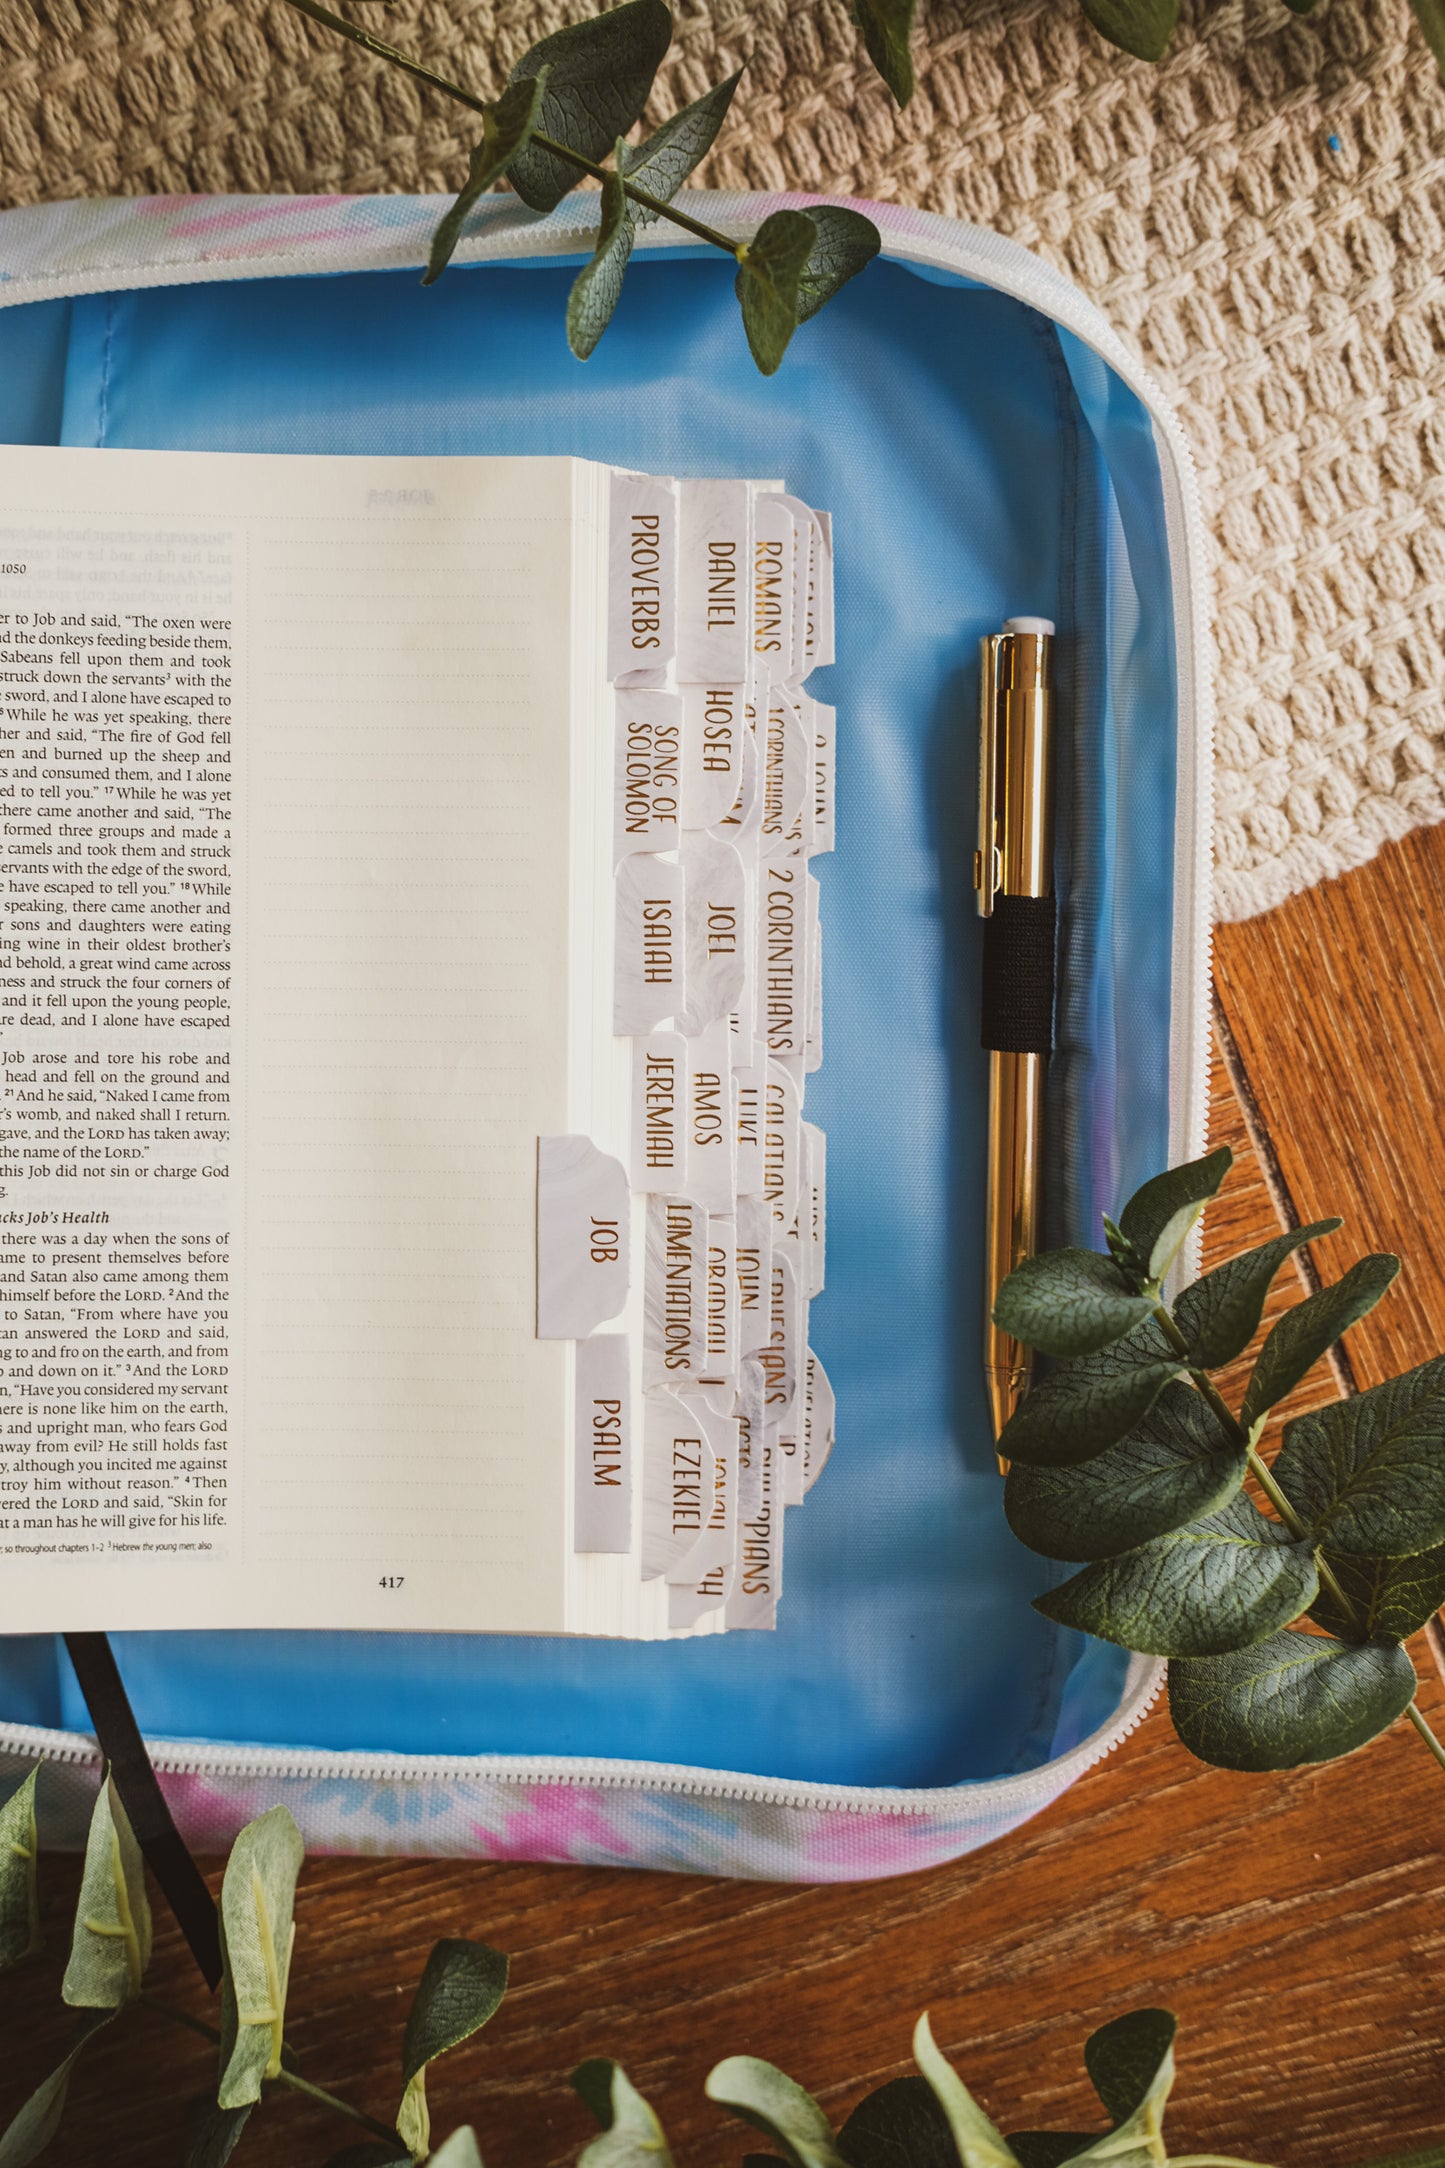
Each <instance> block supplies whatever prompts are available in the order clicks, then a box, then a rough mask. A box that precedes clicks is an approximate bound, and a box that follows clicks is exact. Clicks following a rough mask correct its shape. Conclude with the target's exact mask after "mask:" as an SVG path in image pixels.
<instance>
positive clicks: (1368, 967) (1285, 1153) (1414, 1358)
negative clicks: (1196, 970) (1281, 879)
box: [1215, 828, 1445, 1385]
mask: <svg viewBox="0 0 1445 2168" xmlns="http://www.w3.org/2000/svg"><path fill="white" fill-rule="evenodd" d="M1215 983H1216V988H1217V991H1218V995H1219V1000H1220V1004H1221V1006H1222V1008H1223V1010H1224V1013H1225V1016H1226V1017H1227V1019H1228V1024H1229V1028H1230V1031H1231V1032H1232V1034H1233V1037H1234V1040H1235V1043H1236V1045H1237V1046H1238V1048H1239V1051H1240V1055H1241V1057H1242V1059H1243V1062H1244V1065H1245V1068H1246V1069H1247V1071H1248V1074H1249V1078H1250V1081H1251V1084H1252V1086H1253V1089H1254V1093H1255V1096H1256V1099H1257V1101H1258V1104H1259V1107H1260V1109H1261V1112H1262V1114H1263V1117H1264V1119H1265V1121H1266V1122H1267V1124H1268V1128H1269V1132H1270V1135H1271V1137H1272V1138H1273V1140H1274V1145H1275V1150H1276V1153H1277V1155H1278V1159H1279V1163H1280V1167H1281V1170H1282V1172H1283V1175H1284V1178H1285V1180H1286V1182H1287V1184H1288V1187H1289V1193H1290V1196H1291V1198H1292V1199H1293V1203H1294V1207H1295V1209H1296V1211H1297V1212H1298V1213H1299V1214H1300V1216H1301V1217H1302V1218H1303V1219H1317V1218H1322V1217H1324V1216H1325V1215H1326V1214H1327V1213H1331V1212H1337V1213H1340V1214H1341V1215H1342V1216H1343V1217H1344V1219H1345V1227H1344V1229H1343V1230H1342V1232H1341V1233H1340V1234H1338V1235H1333V1236H1331V1237H1329V1239H1328V1240H1327V1241H1325V1242H1322V1243H1321V1244H1320V1246H1319V1251H1318V1256H1319V1259H1320V1263H1321V1266H1322V1267H1323V1268H1324V1269H1325V1271H1326V1275H1327V1277H1329V1278H1331V1279H1334V1278H1336V1277H1337V1276H1338V1275H1339V1273H1340V1272H1341V1271H1343V1270H1344V1268H1345V1267H1346V1266H1347V1265H1348V1264H1349V1263H1351V1262H1352V1260H1353V1259H1354V1258H1355V1257H1357V1256H1360V1255H1362V1254H1363V1253H1364V1252H1365V1251H1367V1250H1371V1249H1381V1250H1393V1251H1394V1252H1396V1254H1397V1255H1399V1256H1401V1257H1402V1258H1403V1259H1404V1271H1403V1272H1402V1274H1401V1277H1400V1280H1399V1282H1398V1283H1397V1285H1396V1286H1395V1287H1394V1288H1393V1289H1392V1290H1391V1292H1390V1294H1389V1295H1388V1296H1387V1297H1386V1299H1385V1301H1384V1302H1383V1303H1381V1305H1380V1307H1379V1308H1378V1310H1376V1311H1375V1312H1374V1314H1373V1315H1372V1316H1371V1317H1369V1318H1367V1319H1365V1320H1364V1321H1363V1322H1362V1323H1361V1324H1360V1325H1359V1326H1358V1327H1356V1329H1355V1331H1354V1332H1353V1333H1352V1334H1351V1335H1350V1347H1351V1350H1352V1354H1353V1358H1354V1360H1355V1363H1356V1367H1357V1372H1358V1377H1359V1382H1360V1384H1361V1385H1370V1384H1374V1383H1376V1382H1377V1381H1378V1380H1379V1379H1381V1378H1384V1377H1390V1376H1393V1375H1395V1374H1396V1373H1397V1372H1398V1371H1400V1370H1403V1369H1405V1368H1407V1367H1408V1366H1409V1365H1410V1364H1412V1363H1418V1362H1421V1361H1423V1360H1424V1359H1425V1358H1426V1357H1427V1356H1430V1355H1434V1354H1437V1353H1438V1352H1439V1351H1440V1349H1441V1347H1442V1346H1445V1243H1442V1241H1441V1230H1442V1227H1445V1146H1442V1130H1441V1109H1442V1079H1445V828H1434V829H1421V830H1418V831H1417V832H1416V833H1415V834H1414V835H1412V836H1410V837H1408V838H1407V839H1406V840H1405V841H1404V842H1402V843H1394V844H1390V845H1388V846H1387V847H1386V848H1385V850H1383V851H1382V852H1381V853H1380V856H1379V857H1378V858H1376V859H1374V860H1372V861H1371V863H1370V864H1369V865H1368V866H1365V867H1362V868H1361V869H1360V871H1359V873H1357V874H1352V875H1350V876H1349V877H1348V878H1346V879H1344V880H1340V881H1327V882H1325V883H1324V884H1323V885H1322V886H1320V887H1319V888H1314V889H1310V890H1309V891H1307V893H1306V894H1304V895H1302V896H1296V897H1294V898H1293V899H1292V900H1291V901H1290V902H1289V903H1287V904H1285V905H1283V906H1282V907H1281V909H1279V910H1278V911H1273V912H1270V913H1269V914H1268V915H1267V916H1266V917H1264V918H1261V919H1255V920H1251V921H1249V922H1248V923H1247V924H1244V925H1237V926H1222V927H1220V929H1219V931H1218V934H1217V936H1216V944H1215Z"/></svg>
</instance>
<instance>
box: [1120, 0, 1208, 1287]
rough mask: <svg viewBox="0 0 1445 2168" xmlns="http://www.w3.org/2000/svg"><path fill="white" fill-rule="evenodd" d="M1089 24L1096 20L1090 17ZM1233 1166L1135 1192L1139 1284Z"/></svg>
mask: <svg viewBox="0 0 1445 2168" xmlns="http://www.w3.org/2000/svg"><path fill="white" fill-rule="evenodd" d="M1090 20H1091V21H1094V20H1096V18H1095V17H1094V16H1093V15H1092V14H1091V15H1090ZM1171 21H1172V18H1171ZM1117 42H1118V41H1117V40H1116V43H1117ZM1130 50H1132V48H1130ZM1160 50H1161V51H1162V50H1163V48H1162V46H1161V48H1160ZM1233 1164H1234V1154H1233V1152H1231V1151H1230V1149H1229V1146H1228V1145H1227V1144H1221V1145H1220V1147H1219V1149H1218V1151H1217V1152H1209V1153H1207V1154H1206V1155H1205V1157H1204V1158H1203V1159H1191V1160H1190V1161H1189V1162H1188V1163H1187V1164H1186V1165H1185V1166H1182V1167H1169V1168H1166V1169H1165V1171H1164V1173H1163V1174H1156V1175H1155V1176H1154V1177H1153V1179H1152V1181H1148V1182H1146V1183H1145V1184H1144V1185H1143V1187H1142V1189H1136V1190H1135V1192H1134V1194H1133V1196H1132V1197H1131V1198H1130V1199H1129V1202H1128V1203H1127V1204H1126V1205H1125V1207H1124V1209H1123V1211H1122V1212H1121V1213H1120V1214H1119V1232H1120V1234H1121V1235H1122V1236H1123V1238H1124V1240H1125V1241H1126V1242H1127V1243H1128V1245H1129V1247H1130V1250H1131V1251H1132V1253H1133V1255H1134V1259H1135V1261H1136V1265H1137V1269H1138V1272H1139V1275H1140V1277H1141V1279H1144V1280H1148V1281H1152V1282H1154V1283H1156V1284H1157V1283H1158V1282H1159V1281H1160V1280H1162V1279H1163V1278H1164V1275H1165V1273H1166V1272H1167V1271H1168V1270H1169V1267H1170V1266H1171V1265H1172V1264H1173V1262H1174V1260H1175V1258H1176V1257H1177V1256H1178V1254H1179V1252H1180V1250H1181V1249H1182V1248H1183V1247H1184V1244H1185V1242H1186V1240H1187V1239H1188V1236H1189V1231H1190V1229H1191V1228H1192V1227H1193V1225H1194V1223H1195V1221H1196V1220H1197V1219H1198V1218H1199V1215H1200V1213H1201V1212H1202V1211H1203V1210H1204V1207H1205V1206H1206V1205H1207V1204H1208V1202H1209V1200H1210V1198H1211V1197H1212V1196H1213V1195H1214V1193H1215V1191H1216V1190H1217V1189H1218V1188H1219V1185H1220V1183H1221V1182H1222V1181H1223V1180H1224V1177H1225V1176H1226V1175H1227V1174H1228V1172H1229V1170H1230V1168H1231V1167H1232V1166H1233Z"/></svg>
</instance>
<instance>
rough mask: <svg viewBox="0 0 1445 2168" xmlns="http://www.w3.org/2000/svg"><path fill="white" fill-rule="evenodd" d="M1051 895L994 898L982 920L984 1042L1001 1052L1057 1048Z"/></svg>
mask: <svg viewBox="0 0 1445 2168" xmlns="http://www.w3.org/2000/svg"><path fill="white" fill-rule="evenodd" d="M1056 915H1057V913H1056V907H1055V904H1054V899H1053V897H1052V896H997V895H996V896H995V897H994V899H993V910H992V912H991V914H990V915H989V917H987V918H986V919H985V920H984V922H983V1017H982V1029H981V1031H980V1033H979V1038H980V1041H981V1043H982V1044H983V1045H984V1046H986V1047H988V1048H990V1049H991V1050H992V1051H994V1052H996V1053H1000V1054H1051V1053H1052V1052H1053V1048H1054V927H1055V919H1056Z"/></svg>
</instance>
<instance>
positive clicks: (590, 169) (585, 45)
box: [288, 0, 880, 376]
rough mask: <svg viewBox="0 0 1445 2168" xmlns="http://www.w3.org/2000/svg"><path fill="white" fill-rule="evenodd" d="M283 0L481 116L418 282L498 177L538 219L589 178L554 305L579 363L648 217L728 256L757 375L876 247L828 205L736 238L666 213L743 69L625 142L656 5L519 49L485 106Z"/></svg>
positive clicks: (363, 36) (659, 42)
mask: <svg viewBox="0 0 1445 2168" xmlns="http://www.w3.org/2000/svg"><path fill="white" fill-rule="evenodd" d="M288 4H289V5H290V6H291V7H294V8H295V9H296V10H297V11H298V13H300V14H302V15H307V16H309V17H310V18H311V20H312V21H313V22H316V23H320V24H321V25H322V26H323V28H325V29H328V30H334V31H336V32H337V33H338V34H339V35H340V36H342V37H345V38H350V39H351V40H352V42H353V43H354V44H357V45H360V46H364V47H365V49H366V50H367V51H368V52H369V53H373V54H375V56H376V57H377V58H378V59H379V60H385V61H387V62H388V63H389V64H390V65H391V66H392V67H396V68H401V69H403V70H405V72H406V73H407V74H408V75H412V76H415V77H416V79H417V81H418V82H422V83H426V84H428V85H429V86H430V88H431V89H433V90H437V91H440V92H441V93H442V94H443V96H445V97H448V98H451V99H454V100H455V101H456V102H457V103H458V104H459V105H464V106H466V107H467V108H468V109H469V111H471V112H473V113H478V114H480V115H481V120H482V135H481V140H480V142H479V143H478V144H477V145H476V147H475V148H474V150H473V152H472V155H471V161H470V166H469V170H468V174H467V179H466V184H465V186H464V187H463V188H462V190H461V192H460V194H459V195H458V196H457V198H456V201H455V202H454V203H453V204H452V206H451V208H450V210H449V211H448V212H447V213H446V216H445V217H444V218H443V219H442V221H441V223H440V224H439V225H438V227H437V229H436V232H435V234H434V236H433V239H432V246H431V252H430V256H429V259H428V262H427V268H426V273H425V277H424V279H423V284H424V285H431V284H433V283H434V281H435V280H436V279H438V278H439V277H440V276H441V274H442V272H443V271H444V270H445V269H446V267H447V265H448V263H449V262H450V261H451V259H452V256H453V254H454V253H455V250H456V246H457V243H458V241H459V240H460V239H461V237H462V233H463V230H464V228H465V225H466V221H467V219H468V217H469V216H470V215H471V213H472V212H473V211H474V210H475V208H476V206H477V204H478V202H479V201H480V199H481V198H482V196H483V195H485V194H486V193H487V192H488V191H489V190H490V189H492V188H494V187H495V186H496V184H497V182H498V181H500V180H502V179H504V178H505V179H506V180H507V181H508V182H509V183H510V184H511V186H512V188H513V189H514V190H515V192H516V194H517V195H518V196H519V197H520V198H521V200H522V202H523V203H525V204H526V205H527V207H528V208H529V209H530V210H533V211H538V212H547V211H552V210H555V209H556V207H557V205H558V204H559V203H560V202H561V201H562V200H563V198H564V197H565V196H566V195H567V194H568V193H569V191H570V190H571V189H572V188H574V187H575V186H576V185H577V182H578V180H579V179H581V178H584V177H585V178H587V179H590V180H595V181H598V182H600V183H601V187H602V203H601V216H600V221H599V226H598V236H597V243H596V248H595V250H594V253H593V257H592V261H591V262H590V263H589V264H586V265H584V267H583V269H582V270H581V271H580V272H579V273H578V276H577V279H576V281H575V283H574V285H573V289H572V295H571V299H570V301H569V304H568V309H567V337H568V340H569V343H570V344H571V347H572V351H573V352H574V353H575V354H576V355H577V357H578V359H579V360H581V361H585V360H586V359H587V357H588V356H589V355H590V354H591V353H592V351H593V349H594V348H595V347H596V344H597V341H598V340H599V339H600V338H601V336H602V334H603V332H604V331H605V330H606V328H607V325H608V324H609V322H610V321H611V319H612V314H613V311H614V310H615V308H616V307H617V303H618V300H619V299H620V297H621V293H622V282H623V276H624V274H625V272H626V269H627V263H628V259H629V257H630V256H631V254H632V247H633V242H634V240H635V238H636V232H637V229H638V227H639V226H643V225H647V224H649V223H651V222H652V221H654V220H656V219H667V220H668V221H670V223H671V224H673V225H674V226H678V227H681V229H682V230H683V231H684V232H685V233H690V234H692V235H694V236H695V237H696V239H698V240H700V241H706V242H707V243H708V244H709V246H711V247H713V248H717V249H720V250H722V251H723V253H724V254H725V255H727V256H730V257H731V258H732V259H733V261H734V263H735V264H736V265H737V280H736V288H737V296H738V301H739V304H740V306H741V309H742V316H743V327H744V330H745V331H746V333H747V339H748V344H749V347H750V348H751V350H752V355H753V359H754V361H755V362H756V363H757V365H758V367H759V369H760V370H761V371H762V373H763V374H764V375H765V376H771V375H772V373H773V371H774V370H775V369H776V368H777V366H778V364H779V362H781V360H782V358H783V355H784V353H785V352H786V351H787V348H788V344H789V341H790V340H791V338H792V336H793V333H794V332H795V331H796V330H797V328H798V326H799V324H801V323H805V322H806V321H807V319H808V318H809V317H810V316H814V315H816V314H817V312H818V310H819V309H820V308H821V307H822V306H823V304H824V302H826V301H829V300H831V299H832V297H833V295H834V294H835V293H837V291H838V290H839V288H840V287H841V286H844V285H846V283H847V281H848V280H849V279H850V278H853V277H854V276H855V275H856V274H857V273H858V272H859V271H861V270H862V269H863V268H864V266H865V265H866V264H868V263H870V262H871V261H872V259H873V258H874V256H876V255H877V253H878V249H879V246H880V241H879V234H878V229H877V227H876V226H875V225H874V224H873V223H872V221H871V219H867V218H865V217H864V216H863V215H862V213H861V212H859V211H852V210H848V209H846V208H845V207H844V206H842V205H838V204H831V205H820V206H818V208H817V209H815V210H811V211H802V210H796V211H795V210H787V211H776V212H774V213H773V215H772V216H771V217H770V218H768V219H765V220H764V222H763V224H762V225H761V226H760V227H759V228H758V230H757V232H756V233H754V234H752V235H750V236H748V237H747V238H746V239H743V240H739V239H737V238H736V237H735V236H733V235H731V234H727V233H723V232H722V231H721V230H720V229H719V228H718V227H716V226H710V225H708V224H707V223H706V221H705V220H703V219H700V218H696V217H694V216H693V214H692V213H691V212H690V211H684V210H681V209H680V208H679V207H678V205H677V204H676V203H675V202H674V200H673V199H674V197H675V196H676V195H677V192H678V190H679V189H680V188H681V187H682V185H683V183H684V181H686V180H687V179H688V177H689V175H690V174H691V173H692V172H693V171H694V169H695V168H696V167H697V166H698V165H699V163H700V162H701V160H702V159H703V158H704V157H705V156H706V155H707V153H708V151H709V150H710V149H711V148H712V145H713V142H714V140H715V139H716V137H717V133H718V130H719V129H720V128H721V126H722V123H723V120H724V119H725V117H726V115H727V110H728V107H729V105H730V104H731V103H732V97H733V93H734V91H735V90H736V89H737V85H738V81H739V77H740V75H741V73H742V71H741V69H739V70H738V73H737V74H735V75H731V76H729V77H728V78H727V80H726V81H725V82H722V83H719V84H717V85H716V86H715V87H714V88H713V89H712V90H709V91H705V92H704V94H703V95H702V97H700V98H697V99H695V100H694V101H693V103H692V104H691V105H689V106H687V107H685V108H684V109H683V111H682V112H680V113H675V114H674V115H673V116H672V118H671V119H670V120H666V121H664V122H663V123H662V125H661V127H659V128H658V129H656V130H655V131H654V133H653V134H652V135H650V136H649V137H648V138H647V139H646V141H645V142H643V143H641V144H637V145H633V144H630V143H629V142H628V141H627V134H628V130H629V129H631V128H632V127H633V126H634V124H635V123H636V122H637V121H638V120H639V119H640V117H641V115H642V110H643V107H644V106H645V105H646V103H647V99H648V95H649V93H650V91H651V89H652V85H653V81H654V78H655V77H656V74H657V71H658V68H659V67H660V66H661V64H662V61H663V59H664V57H665V56H666V53H667V49H668V47H669V45H670V44H671V42H672V15H671V13H670V11H669V10H668V8H667V7H666V5H665V4H664V0H626V4H625V5H624V6H622V7H617V8H612V9H610V10H608V11H606V12H605V13H603V14H601V15H593V16H588V17H586V18H584V20H583V21H581V22H578V23H569V24H567V25H566V27H565V28H563V29H561V30H556V31H553V32H552V34H551V36H550V37H546V38H543V39H542V40H541V41H540V43H538V44H536V45H534V46H532V47H531V49H530V50H529V51H528V52H525V53H524V54H523V55H522V57H521V59H520V60H519V61H518V62H517V64H516V66H515V67H514V68H513V69H512V72H511V74H510V75H509V76H508V78H507V83H506V86H505V88H504V89H503V90H502V92H501V94H500V95H499V96H498V97H497V98H496V99H493V100H488V99H485V98H481V97H478V96H477V95H476V94H475V93H474V92H472V91H469V90H467V89H465V88H464V87H463V86H462V85H461V84H460V83H454V82H452V81H450V79H449V78H448V77H446V76H444V75H439V74H438V73H437V72H436V70H435V69H434V68H429V67H427V66H426V64H425V63H424V62H423V61H420V60H417V59H414V58H413V56H412V55H411V54H409V53H403V52H400V51H399V50H398V49H397V48H396V47H395V46H394V45H388V44H387V43H386V41H385V40H384V39H382V38H378V37H374V36H373V35H372V33H371V32H370V31H369V30H363V29H362V28H361V27H360V25H359V24H357V23H352V22H348V21H347V20H346V18H345V16H342V15H337V14H335V13H334V12H333V11H332V10H331V9H330V8H328V7H324V6H323V5H322V4H321V0H288ZM609 158H610V159H611V161H612V162H611V164H610V165H609V164H608V163H607V161H608V159H609Z"/></svg>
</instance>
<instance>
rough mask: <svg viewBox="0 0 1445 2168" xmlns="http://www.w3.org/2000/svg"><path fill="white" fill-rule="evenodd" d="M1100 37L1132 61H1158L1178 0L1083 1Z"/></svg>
mask: <svg viewBox="0 0 1445 2168" xmlns="http://www.w3.org/2000/svg"><path fill="white" fill-rule="evenodd" d="M1083 9H1084V13H1085V14H1086V15H1087V16H1088V18H1089V21H1090V22H1091V23H1092V24H1093V26H1094V28H1095V29H1096V30H1097V31H1098V32H1099V33H1100V35H1101V36H1102V37H1106V38H1107V39H1108V40H1109V43H1110V44H1111V45H1117V46H1118V47H1119V49H1120V51H1121V52H1125V53H1132V54H1133V55H1134V58H1135V59H1136V60H1162V59H1163V57H1164V54H1165V52H1166V50H1167V48H1168V45H1169V40H1170V38H1171V37H1172V36H1173V34H1174V25H1175V23H1176V22H1177V21H1178V19H1179V0H1083Z"/></svg>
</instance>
